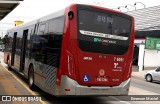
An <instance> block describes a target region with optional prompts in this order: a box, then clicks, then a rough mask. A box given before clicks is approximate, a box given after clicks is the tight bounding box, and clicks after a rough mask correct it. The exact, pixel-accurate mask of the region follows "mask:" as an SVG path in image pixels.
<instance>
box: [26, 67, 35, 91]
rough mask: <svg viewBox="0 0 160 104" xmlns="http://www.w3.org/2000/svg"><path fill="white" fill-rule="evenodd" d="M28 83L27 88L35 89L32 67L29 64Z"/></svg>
mask: <svg viewBox="0 0 160 104" xmlns="http://www.w3.org/2000/svg"><path fill="white" fill-rule="evenodd" d="M28 84H29V88H30V89H31V90H35V84H34V68H33V66H31V67H30V68H29V73H28Z"/></svg>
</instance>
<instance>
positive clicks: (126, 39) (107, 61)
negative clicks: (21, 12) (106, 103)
mask: <svg viewBox="0 0 160 104" xmlns="http://www.w3.org/2000/svg"><path fill="white" fill-rule="evenodd" d="M4 40H5V52H4V54H5V55H4V62H5V63H6V64H8V68H9V69H14V70H16V71H18V72H19V73H21V74H22V75H24V76H25V77H26V78H27V79H28V82H29V87H30V88H31V89H33V88H34V87H35V86H38V87H39V88H41V89H42V90H44V91H45V92H48V93H50V94H53V95H58V96H61V95H127V94H128V92H129V86H130V80H131V79H130V78H131V70H132V55H133V44H134V19H133V17H131V16H129V15H127V14H124V13H121V12H118V11H114V10H111V9H107V8H103V7H98V6H91V5H80V4H73V5H70V6H69V7H67V8H65V9H64V10H61V11H59V12H56V13H53V14H50V15H48V16H45V17H43V18H40V19H37V20H35V21H32V22H30V23H27V24H23V25H20V26H17V27H15V28H13V29H10V30H8V32H7V34H6V36H5V39H4Z"/></svg>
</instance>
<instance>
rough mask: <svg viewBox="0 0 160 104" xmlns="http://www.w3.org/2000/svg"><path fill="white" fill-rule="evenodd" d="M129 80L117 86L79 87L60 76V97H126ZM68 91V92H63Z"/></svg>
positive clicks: (74, 82)
mask: <svg viewBox="0 0 160 104" xmlns="http://www.w3.org/2000/svg"><path fill="white" fill-rule="evenodd" d="M130 81H131V79H130V78H129V79H128V80H126V81H124V82H122V83H121V84H120V85H119V86H114V87H108V86H105V87H102V86H91V87H88V86H81V85H79V84H78V83H77V82H76V81H74V80H72V79H70V78H69V77H67V76H62V79H61V87H60V95H128V89H129V86H130ZM65 89H70V91H65Z"/></svg>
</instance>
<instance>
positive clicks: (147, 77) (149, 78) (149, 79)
mask: <svg viewBox="0 0 160 104" xmlns="http://www.w3.org/2000/svg"><path fill="white" fill-rule="evenodd" d="M146 81H147V82H151V81H152V76H151V75H150V74H148V75H147V76H146Z"/></svg>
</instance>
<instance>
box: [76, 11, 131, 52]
mask: <svg viewBox="0 0 160 104" xmlns="http://www.w3.org/2000/svg"><path fill="white" fill-rule="evenodd" d="M125 16H126V15H123V16H121V15H116V14H113V13H112V14H111V13H109V12H105V13H104V12H97V11H89V10H79V11H78V45H79V47H80V49H81V50H82V51H86V52H93V53H103V54H115V55H122V54H125V53H126V52H127V50H128V47H129V40H130V33H131V18H128V16H127V18H125Z"/></svg>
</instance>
